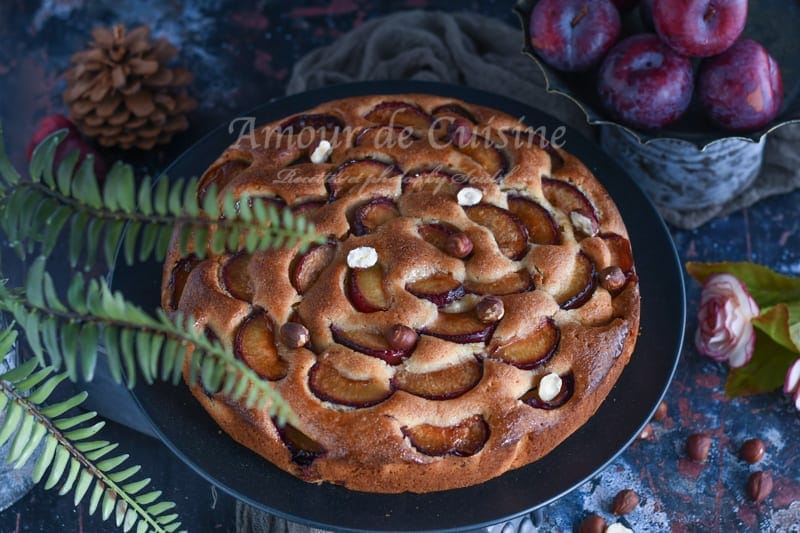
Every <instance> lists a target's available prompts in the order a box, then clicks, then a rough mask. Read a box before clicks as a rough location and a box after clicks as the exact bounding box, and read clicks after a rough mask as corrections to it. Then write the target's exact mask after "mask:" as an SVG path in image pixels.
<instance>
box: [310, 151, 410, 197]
mask: <svg viewBox="0 0 800 533" xmlns="http://www.w3.org/2000/svg"><path fill="white" fill-rule="evenodd" d="M398 174H400V169H399V168H398V167H397V166H396V165H393V164H391V163H384V162H383V161H378V160H377V159H351V160H350V161H346V162H344V163H342V164H341V165H339V166H338V167H336V168H335V169H333V170H332V171H331V172H330V174H328V176H327V177H326V178H325V184H326V185H327V187H328V192H329V193H330V195H331V196H330V199H331V201H332V200H335V199H337V198H339V197H340V196H342V194H344V193H345V192H346V191H348V190H350V189H352V188H353V187H358V186H361V185H363V184H364V183H365V182H368V180H369V181H376V180H382V179H389V178H391V177H392V176H396V175H398Z"/></svg>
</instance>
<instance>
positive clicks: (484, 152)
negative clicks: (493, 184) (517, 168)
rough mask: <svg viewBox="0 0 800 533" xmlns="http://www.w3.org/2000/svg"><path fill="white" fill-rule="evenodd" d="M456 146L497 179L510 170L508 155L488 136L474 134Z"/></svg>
mask: <svg viewBox="0 0 800 533" xmlns="http://www.w3.org/2000/svg"><path fill="white" fill-rule="evenodd" d="M456 147H457V148H458V150H459V151H460V152H461V153H463V154H465V155H467V156H469V157H470V158H471V159H473V160H474V161H475V162H476V163H478V164H479V165H481V166H482V167H483V168H485V169H486V172H487V173H488V174H489V175H490V176H492V177H493V178H494V179H495V180H499V179H500V178H502V177H503V176H505V175H506V173H507V172H508V169H509V167H510V164H509V161H508V156H506V153H505V152H504V151H503V150H502V149H501V148H500V147H499V146H497V145H496V144H495V143H493V142H492V141H490V140H489V139H487V138H486V137H482V136H480V135H475V134H472V137H471V138H470V139H469V140H468V141H467V142H465V143H463V144H462V143H457V144H456Z"/></svg>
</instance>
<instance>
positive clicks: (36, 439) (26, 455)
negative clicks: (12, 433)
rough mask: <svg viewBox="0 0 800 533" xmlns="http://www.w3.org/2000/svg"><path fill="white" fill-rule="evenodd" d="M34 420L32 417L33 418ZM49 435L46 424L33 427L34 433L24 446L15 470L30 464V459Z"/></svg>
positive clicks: (37, 424)
mask: <svg viewBox="0 0 800 533" xmlns="http://www.w3.org/2000/svg"><path fill="white" fill-rule="evenodd" d="M31 418H32V417H31ZM45 435H47V428H46V427H45V426H44V424H41V423H38V422H37V423H35V424H34V426H33V433H32V434H31V437H30V438H29V439H28V441H27V442H26V443H25V444H24V448H23V450H22V453H21V454H20V456H19V459H17V463H16V464H15V465H14V468H22V466H23V465H24V464H25V463H27V462H28V459H30V458H31V455H33V452H35V451H36V448H38V447H39V443H40V442H42V439H43V438H44V436H45Z"/></svg>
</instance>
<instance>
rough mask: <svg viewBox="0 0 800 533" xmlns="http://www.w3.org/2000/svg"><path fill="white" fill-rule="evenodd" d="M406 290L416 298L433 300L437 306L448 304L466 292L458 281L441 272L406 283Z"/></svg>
mask: <svg viewBox="0 0 800 533" xmlns="http://www.w3.org/2000/svg"><path fill="white" fill-rule="evenodd" d="M406 290H407V291H408V292H410V293H411V294H413V295H414V296H416V297H417V298H423V299H425V300H428V301H430V302H433V303H434V304H436V306H437V307H444V306H446V305H449V304H451V303H453V302H455V301H456V300H460V299H461V298H463V297H464V295H465V294H466V291H464V286H463V285H462V284H461V282H460V281H458V280H456V279H453V277H452V276H450V275H449V274H445V273H441V272H439V273H436V274H433V275H432V276H428V277H427V278H421V279H418V280H416V281H412V282H411V283H407V284H406Z"/></svg>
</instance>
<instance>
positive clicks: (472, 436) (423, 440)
mask: <svg viewBox="0 0 800 533" xmlns="http://www.w3.org/2000/svg"><path fill="white" fill-rule="evenodd" d="M401 430H402V432H403V434H404V435H405V436H406V437H408V440H409V441H410V442H411V445H412V446H414V448H416V449H417V450H419V451H420V452H421V453H424V454H425V455H432V456H439V455H457V456H460V457H468V456H470V455H475V454H476V453H478V452H479V451H481V448H483V445H484V444H486V441H487V440H488V439H489V425H488V424H487V423H486V421H485V420H484V419H483V417H482V416H481V415H474V416H471V417H469V418H465V419H464V420H462V421H461V422H459V423H458V424H456V425H455V426H445V427H441V426H434V425H432V424H419V425H416V426H410V427H409V426H404V427H403V428H401Z"/></svg>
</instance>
